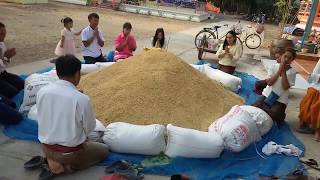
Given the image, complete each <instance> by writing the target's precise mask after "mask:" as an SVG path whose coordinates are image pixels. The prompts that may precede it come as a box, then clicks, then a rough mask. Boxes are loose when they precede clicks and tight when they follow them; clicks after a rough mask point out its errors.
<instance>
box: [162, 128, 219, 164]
mask: <svg viewBox="0 0 320 180" xmlns="http://www.w3.org/2000/svg"><path fill="white" fill-rule="evenodd" d="M167 134H168V143H167V148H166V151H165V154H166V155H167V156H169V157H177V156H180V157H189V158H217V157H219V156H220V154H221V152H222V151H223V149H224V146H223V140H222V138H221V136H220V135H219V134H217V133H208V132H203V131H198V130H194V129H186V128H181V127H176V126H173V125H171V124H168V125H167Z"/></svg>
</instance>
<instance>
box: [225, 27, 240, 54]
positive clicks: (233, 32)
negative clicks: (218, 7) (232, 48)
mask: <svg viewBox="0 0 320 180" xmlns="http://www.w3.org/2000/svg"><path fill="white" fill-rule="evenodd" d="M228 34H231V35H232V36H233V37H234V41H233V44H236V42H237V33H236V32H235V31H229V32H228V33H227V34H226V37H227V35H228ZM228 45H229V44H228V42H227V38H226V39H225V40H224V43H223V50H225V48H226V47H227V46H228Z"/></svg>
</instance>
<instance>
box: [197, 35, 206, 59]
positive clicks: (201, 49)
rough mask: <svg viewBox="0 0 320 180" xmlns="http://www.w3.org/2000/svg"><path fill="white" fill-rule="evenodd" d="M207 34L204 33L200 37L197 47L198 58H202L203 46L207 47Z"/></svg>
mask: <svg viewBox="0 0 320 180" xmlns="http://www.w3.org/2000/svg"><path fill="white" fill-rule="evenodd" d="M206 39H207V36H206V35H204V36H203V37H202V39H201V40H200V42H199V48H198V60H202V55H203V53H204V48H207V47H208V41H206Z"/></svg>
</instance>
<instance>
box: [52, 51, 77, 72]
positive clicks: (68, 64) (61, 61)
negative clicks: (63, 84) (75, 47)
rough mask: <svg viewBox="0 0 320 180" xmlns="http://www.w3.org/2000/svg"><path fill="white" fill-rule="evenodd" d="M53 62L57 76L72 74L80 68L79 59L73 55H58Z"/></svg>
mask: <svg viewBox="0 0 320 180" xmlns="http://www.w3.org/2000/svg"><path fill="white" fill-rule="evenodd" d="M55 64H56V71H57V75H58V77H69V76H73V75H75V74H76V73H77V72H78V71H80V69H81V62H80V60H79V59H78V58H76V57H75V56H73V55H65V56H60V57H58V59H56V62H55Z"/></svg>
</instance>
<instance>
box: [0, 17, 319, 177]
mask: <svg viewBox="0 0 320 180" xmlns="http://www.w3.org/2000/svg"><path fill="white" fill-rule="evenodd" d="M227 23H228V24H234V23H233V22H228V21H223V22H220V23H217V24H227ZM206 26H207V27H209V26H210V25H209V24H208V25H206ZM202 28H203V27H197V28H192V29H188V30H184V31H181V32H178V33H173V34H170V37H171V40H170V43H169V51H171V52H173V53H175V54H176V55H178V56H180V57H181V58H182V59H184V61H186V62H187V63H194V62H195V61H196V60H197V50H196V49H195V47H194V36H195V34H196V33H197V32H199V30H201V29H202ZM226 31H227V29H222V30H221V32H226ZM222 34H223V33H222ZM149 41H150V39H144V40H141V41H138V42H137V43H138V46H139V49H138V50H137V53H139V52H141V51H142V47H144V46H148V45H149ZM107 49H111V47H106V48H105V50H107ZM103 52H105V51H103ZM247 54H249V55H247ZM254 54H255V55H260V56H261V55H268V51H267V50H253V51H252V50H250V51H249V50H248V49H245V52H244V56H243V57H242V59H241V60H240V62H239V66H238V67H237V70H239V71H243V72H247V73H249V74H253V75H255V76H256V77H258V78H264V77H265V75H266V71H265V70H264V68H263V66H262V64H261V62H260V61H259V56H254V57H255V58H256V59H258V60H255V59H252V55H254ZM79 57H81V55H80V54H79ZM205 58H206V59H209V61H210V62H214V61H215V60H214V59H215V56H214V55H212V54H206V55H205ZM48 65H50V64H49V62H48V60H44V61H38V62H34V63H29V64H24V65H20V66H15V67H12V68H9V71H11V72H14V73H31V72H34V71H36V70H38V69H40V68H42V67H46V66H48ZM304 94H305V91H304V90H299V89H293V90H292V91H291V93H290V103H289V106H288V108H287V120H288V122H289V124H290V125H291V127H292V128H294V126H295V124H296V123H297V122H298V114H299V103H300V101H301V99H302V97H303V96H304ZM295 134H296V135H297V137H298V138H299V139H300V140H301V141H302V142H303V143H304V144H305V146H306V152H305V155H306V157H307V158H314V159H316V160H318V161H320V158H319V149H320V143H319V142H315V141H313V140H312V136H311V135H303V134H297V133H295ZM38 154H41V150H40V146H39V144H38V143H34V142H29V141H19V140H14V139H10V138H8V137H6V136H5V135H3V134H2V133H1V134H0V180H7V179H10V180H11V179H12V180H20V179H21V180H31V179H37V177H38V174H39V171H37V170H36V171H25V170H24V169H23V163H24V162H25V161H27V160H28V159H29V158H31V157H32V156H34V155H38ZM310 172H311V174H313V175H317V176H318V177H319V176H320V175H319V172H315V171H310ZM103 175H105V173H104V171H103V167H98V166H96V167H92V168H90V169H87V170H84V171H81V172H78V173H76V174H72V175H66V176H61V177H59V178H57V179H66V180H68V179H70V180H71V179H72V180H73V179H77V180H82V179H83V180H85V179H99V178H100V177H102V176H103ZM146 179H159V180H160V179H169V178H168V177H160V176H147V177H146Z"/></svg>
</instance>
